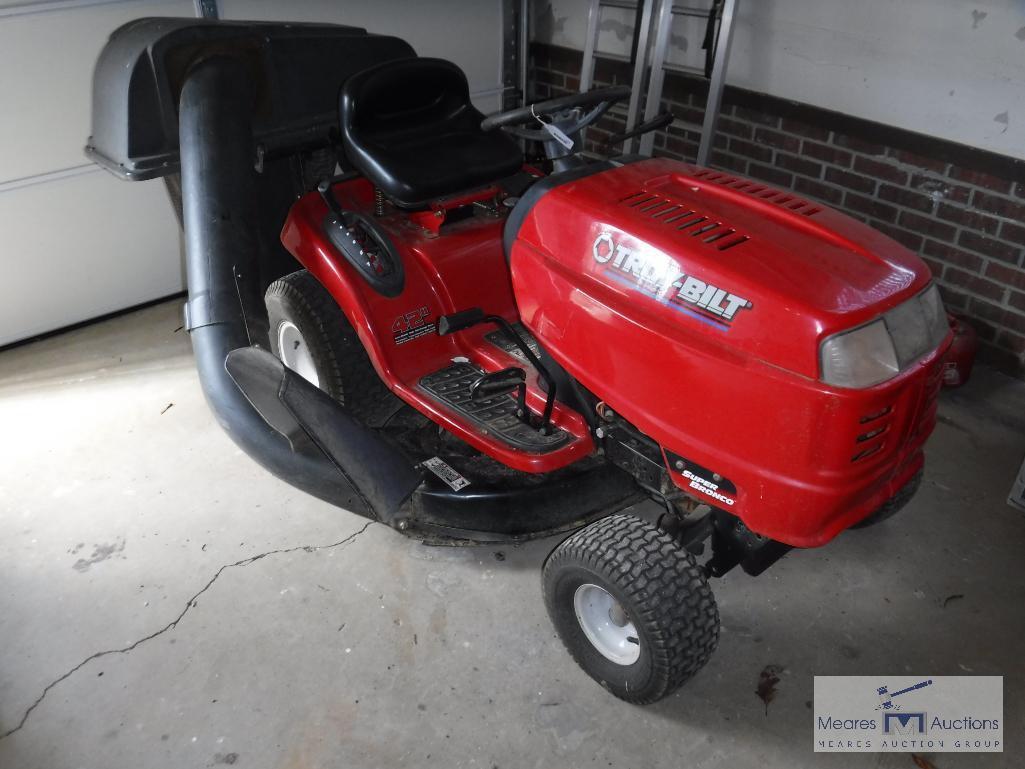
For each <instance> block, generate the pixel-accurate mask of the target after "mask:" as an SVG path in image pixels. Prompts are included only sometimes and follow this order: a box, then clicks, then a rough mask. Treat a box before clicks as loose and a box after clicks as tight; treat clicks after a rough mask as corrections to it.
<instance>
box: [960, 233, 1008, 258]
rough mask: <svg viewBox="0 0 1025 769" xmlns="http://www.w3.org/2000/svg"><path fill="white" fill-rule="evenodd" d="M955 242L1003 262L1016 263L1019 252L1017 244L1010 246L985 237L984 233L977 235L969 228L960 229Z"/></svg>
mask: <svg viewBox="0 0 1025 769" xmlns="http://www.w3.org/2000/svg"><path fill="white" fill-rule="evenodd" d="M957 242H958V243H959V244H960V245H962V246H964V247H965V248H970V249H972V251H978V252H979V253H980V254H983V255H985V256H989V257H992V258H993V259H999V260H1001V261H1003V262H1010V263H1011V264H1017V263H1018V256H1019V255H1020V254H1021V249H1020V248H1018V247H1017V246H1012V245H1011V244H1009V243H1003V242H1001V241H999V240H994V239H993V238H987V237H986V236H985V235H979V234H978V233H977V232H971V231H970V230H962V231H961V234H960V235H959V236H958V239H957Z"/></svg>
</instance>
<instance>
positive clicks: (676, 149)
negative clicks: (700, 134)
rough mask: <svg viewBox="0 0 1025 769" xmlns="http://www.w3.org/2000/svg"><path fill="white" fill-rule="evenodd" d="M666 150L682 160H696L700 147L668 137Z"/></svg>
mask: <svg viewBox="0 0 1025 769" xmlns="http://www.w3.org/2000/svg"><path fill="white" fill-rule="evenodd" d="M665 149H666V151H667V152H668V153H671V154H673V155H676V156H677V157H680V158H694V157H697V154H698V145H697V144H696V143H695V142H691V141H687V140H686V139H680V138H679V137H676V136H671V135H669V136H666V144H665Z"/></svg>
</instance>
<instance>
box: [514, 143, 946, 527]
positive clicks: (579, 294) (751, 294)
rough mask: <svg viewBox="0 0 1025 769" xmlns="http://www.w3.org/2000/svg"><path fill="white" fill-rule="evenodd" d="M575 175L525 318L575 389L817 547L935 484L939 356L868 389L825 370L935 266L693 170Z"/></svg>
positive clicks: (525, 280) (718, 501)
mask: <svg viewBox="0 0 1025 769" xmlns="http://www.w3.org/2000/svg"><path fill="white" fill-rule="evenodd" d="M577 176H578V177H579V178H575V179H574V180H572V181H567V182H566V183H564V184H561V185H557V186H553V187H552V188H551V189H549V191H548V192H547V193H546V194H544V195H543V196H541V197H540V198H538V199H537V201H536V202H535V203H534V204H533V206H532V208H531V209H530V211H529V212H528V213H527V214H526V215H525V217H524V218H523V221H522V223H521V225H520V227H519V230H518V232H517V235H516V239H515V241H514V242H513V244H512V247H511V253H510V262H511V270H512V279H513V288H514V291H515V295H516V301H517V305H518V307H519V310H520V314H521V317H522V319H523V322H524V323H525V324H526V325H527V326H528V327H529V328H530V330H531V331H532V332H533V333H534V334H535V336H536V337H537V338H538V339H539V340H540V341H541V343H542V344H543V345H544V346H545V347H546V349H547V350H548V351H549V352H550V353H551V354H552V355H553V356H554V357H555V358H556V359H557V360H558V361H559V362H560V363H561V364H562V365H563V366H564V367H565V368H566V369H567V371H569V372H570V373H571V374H572V375H573V376H575V377H576V378H577V379H579V380H580V381H581V382H582V383H583V384H584V386H586V387H587V388H588V389H590V390H591V391H592V392H594V393H595V394H596V395H598V396H599V397H600V398H602V399H603V400H604V401H605V402H606V404H607V405H608V406H610V407H611V408H612V409H614V410H615V411H616V412H618V413H619V414H620V415H621V416H622V417H624V418H625V419H627V420H629V421H630V422H631V423H633V424H634V425H636V426H637V427H638V428H639V429H641V430H642V431H644V432H645V433H646V434H647V435H649V436H651V437H652V438H654V439H655V440H656V441H658V443H659V444H660V445H661V446H662V447H663V450H664V452H666V453H667V465H668V467H669V470H670V472H671V473H672V474H673V477H674V480H676V482H677V483H678V485H680V486H681V487H683V488H685V489H686V490H688V491H689V492H690V493H692V494H693V495H694V496H695V497H697V498H698V499H702V500H704V501H706V502H708V503H709V504H712V505H715V506H717V507H720V508H723V509H727V510H729V511H730V512H732V513H734V514H737V515H739V516H740V517H741V518H742V519H743V520H744V521H745V523H746V524H747V525H748V526H749V527H750V528H751V529H752V530H753V531H756V532H758V533H760V534H764V535H766V536H770V537H772V538H774V539H778V540H781V541H783V542H786V543H788V544H792V545H797V546H810V545H817V544H822V543H824V542H826V541H828V540H829V539H831V538H832V537H833V536H835V535H836V534H837V533H838V532H839V531H841V530H842V529H844V528H846V527H847V526H849V525H851V524H852V523H855V522H857V521H858V520H860V519H861V518H864V517H865V516H866V515H868V514H869V513H870V512H871V511H872V510H874V509H875V508H876V507H878V506H879V505H880V504H882V502H884V501H885V500H886V499H887V498H889V496H892V495H893V493H895V492H896V491H897V489H899V488H900V487H901V486H903V485H904V483H906V481H907V480H908V479H909V478H910V477H911V476H912V475H913V474H914V472H916V471H917V470H918V469H919V468H920V467H921V464H922V457H921V445H922V443H923V442H924V440H925V438H926V437H927V436H928V434H929V432H930V431H931V429H932V426H933V423H934V421H935V403H934V401H935V389H936V387H935V386H934V385H935V381H938V374H937V371H938V360H937V359H938V357H939V351H937V352H936V353H934V354H932V355H930V356H927V358H926V359H924V360H922V361H919V362H918V363H916V364H914V365H913V366H911V368H909V369H908V370H906V371H904V372H903V373H901V374H900V375H899V376H897V377H896V378H894V379H892V380H889V381H887V382H885V383H883V384H880V385H877V386H875V387H872V388H867V389H863V390H849V389H842V388H833V387H830V386H828V385H825V384H823V383H822V382H821V381H819V360H818V357H819V346H820V343H821V341H822V340H823V339H824V338H825V337H827V336H829V335H831V334H834V333H837V332H839V331H845V330H849V329H851V328H854V327H856V326H859V325H861V324H863V323H866V322H868V321H870V320H872V319H874V318H876V317H878V316H879V315H880V314H882V313H884V312H886V311H887V310H889V309H891V308H893V307H894V306H896V305H897V304H900V303H901V302H903V301H905V300H906V299H908V298H910V297H912V296H913V295H914V294H916V293H917V292H919V291H921V290H922V289H924V288H925V287H926V286H927V285H928V283H929V281H930V274H929V270H928V268H927V267H926V265H925V264H924V263H923V262H922V261H921V260H920V259H919V258H918V257H917V256H915V255H914V254H913V253H911V252H910V251H908V250H907V249H905V248H904V247H902V246H901V245H899V244H897V243H896V242H894V241H892V240H891V239H889V238H887V237H886V236H884V235H882V234H880V233H879V232H877V231H875V230H873V229H871V228H869V227H867V226H865V225H863V224H861V223H860V222H857V221H855V220H854V219H851V218H849V217H847V216H844V215H842V214H840V213H838V212H836V211H833V210H831V209H829V208H826V207H824V206H822V205H821V204H818V203H813V202H811V201H808V200H804V199H802V198H799V197H796V196H794V195H793V194H792V193H790V192H787V191H782V190H778V189H774V188H772V187H768V186H766V185H764V184H761V183H758V182H755V181H752V180H748V179H742V178H739V177H736V176H730V175H727V174H724V173H720V172H716V171H712V170H709V169H704V168H699V167H695V166H690V165H687V164H683V163H679V162H676V161H671V160H666V159H651V160H644V161H639V162H635V163H630V164H627V165H623V166H621V167H617V168H612V169H609V170H601V171H599V172H597V173H593V174H591V175H588V176H583V175H579V174H578V175H577ZM876 430H879V431H878V432H875V431H876ZM866 435H868V437H867V438H866V437H865V436H866ZM866 449H872V450H871V451H868V452H867V453H866V451H865V450H866Z"/></svg>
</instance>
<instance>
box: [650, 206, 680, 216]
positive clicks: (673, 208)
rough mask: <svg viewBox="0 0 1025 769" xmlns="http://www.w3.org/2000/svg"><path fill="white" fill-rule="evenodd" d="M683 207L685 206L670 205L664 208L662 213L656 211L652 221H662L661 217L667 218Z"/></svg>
mask: <svg viewBox="0 0 1025 769" xmlns="http://www.w3.org/2000/svg"><path fill="white" fill-rule="evenodd" d="M682 207H683V206H677V205H673V204H669V206H668V207H667V208H663V209H662V210H661V211H656V212H655V213H653V214H652V215H651V218H652V219H660V218H661V217H663V216H665V215H666V214H671V213H672V212H673V211H679V210H680V209H681V208H682Z"/></svg>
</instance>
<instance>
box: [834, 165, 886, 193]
mask: <svg viewBox="0 0 1025 769" xmlns="http://www.w3.org/2000/svg"><path fill="white" fill-rule="evenodd" d="M826 181H827V182H832V183H833V184H839V185H840V186H841V187H846V188H847V189H851V190H854V191H855V192H872V191H873V190H875V186H876V183H875V180H874V179H870V178H868V177H867V176H860V175H859V174H854V173H851V172H850V171H842V170H840V169H839V168H827V169H826Z"/></svg>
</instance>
